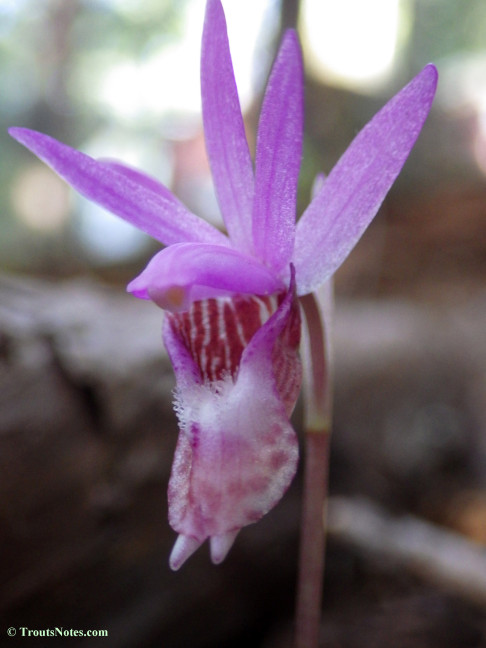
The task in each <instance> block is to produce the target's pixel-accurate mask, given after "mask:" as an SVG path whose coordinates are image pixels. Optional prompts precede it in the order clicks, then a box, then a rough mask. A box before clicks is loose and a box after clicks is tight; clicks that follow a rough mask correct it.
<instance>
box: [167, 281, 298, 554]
mask: <svg viewBox="0 0 486 648" xmlns="http://www.w3.org/2000/svg"><path fill="white" fill-rule="evenodd" d="M294 304H295V298H294V295H293V288H292V289H291V290H289V292H288V294H287V296H286V297H285V299H284V301H283V302H282V304H281V305H280V306H279V308H278V309H277V311H276V312H275V313H274V315H273V316H272V317H271V318H270V319H269V320H268V321H267V322H266V323H265V324H264V325H263V326H262V327H261V328H260V329H258V331H257V333H256V334H255V335H254V336H253V338H252V340H251V341H250V343H249V344H248V346H247V347H246V349H245V350H244V352H243V355H242V358H241V365H240V369H239V372H238V375H237V376H236V379H235V380H234V379H233V378H231V376H227V377H226V378H224V379H223V380H220V381H216V382H215V383H212V384H210V383H201V380H200V379H199V378H198V379H196V380H193V377H194V373H195V371H196V370H197V368H196V364H195V363H194V361H193V360H192V359H191V356H190V353H189V352H188V350H187V348H186V347H185V345H184V344H183V342H182V341H181V339H180V337H179V336H178V335H177V332H176V331H175V329H174V328H173V327H172V325H171V321H170V317H169V318H167V319H166V321H165V322H164V341H165V344H166V347H167V350H168V352H169V355H170V357H171V360H172V361H173V363H174V369H175V371H176V377H177V400H176V411H177V413H178V417H179V423H180V428H181V431H180V435H179V440H178V444H177V449H176V454H175V458H174V465H173V468H172V475H171V479H170V484H169V520H170V524H171V526H172V527H173V528H174V529H175V530H176V531H177V532H178V533H179V534H181V536H182V537H183V540H180V541H179V540H178V542H180V544H183V545H184V547H186V549H187V551H184V556H185V557H187V556H188V555H190V553H192V550H193V548H194V547H196V546H197V544H198V543H200V542H202V541H203V540H204V539H206V538H208V537H209V538H211V552H212V558H213V561H215V562H219V561H220V560H222V559H223V558H224V556H225V555H226V553H227V551H228V550H229V548H230V546H231V543H232V542H233V540H234V537H235V535H236V533H237V532H238V530H239V529H240V528H241V527H243V526H246V525H248V524H251V523H253V522H255V521H257V520H258V519H259V518H261V517H262V516H263V515H265V513H267V512H268V511H269V510H270V509H271V508H272V507H274V506H275V505H276V504H277V502H278V501H279V500H280V498H281V497H282V495H283V493H284V492H285V490H286V489H287V487H288V486H289V484H290V482H291V480H292V478H293V476H294V474H295V470H296V466H297V458H298V447H297V439H296V435H295V432H294V430H293V429H292V426H291V424H290V422H289V420H288V416H287V412H286V408H285V405H284V403H283V402H282V400H281V397H280V394H279V391H278V387H277V382H276V380H275V374H274V365H273V360H272V357H273V353H274V349H275V344H276V341H277V339H278V337H279V336H280V335H282V334H283V332H284V331H285V329H286V327H287V326H288V324H289V319H290V317H291V313H292V308H293V307H294ZM185 539H191V542H190V543H189V544H190V547H188V541H187V540H185ZM179 553H180V552H178V555H179ZM186 554H187V555H186ZM177 566H180V560H177Z"/></svg>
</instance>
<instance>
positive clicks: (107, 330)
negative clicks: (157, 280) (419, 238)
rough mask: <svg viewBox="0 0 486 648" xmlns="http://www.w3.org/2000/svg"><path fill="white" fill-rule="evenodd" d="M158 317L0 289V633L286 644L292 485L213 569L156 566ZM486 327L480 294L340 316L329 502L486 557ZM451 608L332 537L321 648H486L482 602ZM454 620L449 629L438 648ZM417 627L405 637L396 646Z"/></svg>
mask: <svg viewBox="0 0 486 648" xmlns="http://www.w3.org/2000/svg"><path fill="white" fill-rule="evenodd" d="M161 320H162V314H161V312H160V311H159V310H158V309H157V308H155V307H154V306H153V305H152V304H147V303H141V302H139V301H137V300H134V299H133V298H131V297H129V296H126V295H124V294H123V292H122V291H121V290H118V289H108V288H107V287H100V286H98V285H95V284H92V283H89V282H77V281H66V282H63V283H60V284H57V285H56V284H53V283H44V282H40V281H33V280H30V279H21V278H13V277H5V278H3V279H2V280H1V282H0V528H1V545H2V548H1V552H2V553H1V556H2V557H1V559H0V582H1V589H0V609H1V614H2V618H3V619H5V624H4V625H5V629H6V628H7V627H8V626H17V627H19V626H27V627H30V628H46V627H55V626H59V625H63V626H64V627H65V628H69V627H72V628H84V629H90V628H99V629H103V628H106V629H108V630H109V639H108V640H107V639H103V638H101V639H98V640H94V639H92V640H90V643H89V645H90V646H95V647H96V646H107V645H110V646H112V645H113V646H117V647H121V648H123V647H124V646H126V647H127V648H129V647H132V646H133V647H135V646H136V647H137V648H152V646H153V647H155V646H161V645H162V646H164V648H165V647H168V648H178V647H179V646H180V647H182V646H184V647H186V646H191V648H197V647H206V646H207V647H208V648H209V647H213V646H218V647H219V646H221V647H223V646H232V647H235V646H248V645H252V646H259V645H261V646H268V647H269V648H271V647H272V646H279V645H281V646H284V645H288V643H286V642H288V636H289V628H290V623H291V617H292V609H293V597H294V592H293V589H294V581H295V565H296V555H297V526H298V515H299V497H298V496H299V488H300V475H299V477H298V479H297V480H296V482H295V483H294V485H293V486H292V488H291V490H290V492H289V493H288V494H287V495H286V496H285V497H284V499H283V500H282V502H281V503H280V504H279V506H277V508H276V509H275V510H274V511H273V512H272V513H271V514H270V515H268V516H267V517H266V518H265V519H264V520H263V521H261V522H260V523H259V524H257V525H254V526H251V527H248V528H247V529H245V530H243V531H242V533H241V534H240V536H239V538H238V540H237V542H236V545H235V547H234V549H233V550H232V552H231V553H230V555H229V557H228V559H227V561H226V562H225V563H224V564H223V565H222V566H220V567H217V568H216V567H213V566H211V565H210V563H209V558H208V552H207V549H204V548H203V549H202V550H200V551H199V552H198V554H196V555H195V556H194V557H193V558H192V559H191V561H189V563H188V564H187V565H186V566H185V567H184V568H183V569H182V570H181V571H180V572H179V573H176V574H173V573H171V572H170V570H169V569H168V566H167V557H168V554H169V551H170V547H171V545H172V542H173V541H174V534H173V532H172V531H171V530H170V528H169V527H168V524H167V521H166V513H167V512H166V495H165V492H166V485H167V480H168V477H169V471H170V464H171V459H172V452H173V448H174V445H175V441H176V434H177V426H176V420H175V417H174V415H173V413H172V408H171V390H172V388H173V375H172V369H171V367H170V364H169V362H168V359H167V357H166V355H165V352H164V350H163V347H162V344H161V340H160V328H161ZM485 321H486V292H475V293H474V294H471V295H465V296H463V297H462V298H460V299H456V300H454V302H453V303H452V302H450V303H443V302H442V303H437V304H435V305H433V306H431V305H425V304H424V305H422V306H421V305H417V304H413V303H411V302H408V301H406V300H392V299H382V300H380V301H375V302H370V301H361V302H358V303H356V302H345V303H342V304H339V305H338V308H337V315H336V325H335V340H336V425H335V434H334V439H333V456H332V464H331V485H332V492H333V493H337V494H341V495H355V494H360V495H366V496H368V497H370V498H371V499H372V500H374V501H377V502H379V503H380V504H381V505H383V506H385V507H386V508H387V509H389V510H391V511H393V512H395V513H401V512H406V511H409V512H413V513H414V514H416V515H419V516H422V517H424V518H427V519H429V520H431V521H433V522H435V523H437V524H439V525H446V526H448V527H449V528H453V529H455V530H457V531H459V532H461V533H463V534H466V535H467V536H468V537H469V538H471V539H474V541H476V542H480V543H483V544H484V545H485V546H486V513H485V511H486V505H484V502H485V501H486V499H485V498H486V470H485V466H486V429H485V428H486V423H485V421H486V336H485V334H484V322H485ZM295 422H296V425H297V426H298V425H299V409H298V410H297V412H296V416H295ZM466 502H467V503H469V505H470V506H469V505H468V506H466V504H465V503H466ZM481 502H483V505H482V504H481ZM473 503H475V508H474V510H473V509H472V508H471V507H472V504H473ZM481 516H482V517H481ZM481 520H482V521H483V522H482V523H481ZM459 595H460V593H458V594H457V598H456V597H454V595H451V593H450V592H449V593H445V592H442V591H441V590H440V588H435V589H434V586H432V585H430V583H427V584H423V583H421V582H420V581H419V580H417V579H416V577H414V576H411V575H409V574H408V573H407V572H406V570H404V571H403V572H402V571H400V570H398V569H397V567H396V566H393V568H391V569H390V568H388V567H387V565H386V564H384V565H383V566H382V568H378V567H377V566H376V564H372V565H371V566H370V564H369V563H367V562H366V559H365V558H363V557H362V556H360V554H359V553H354V550H353V549H352V548H351V547H348V546H347V545H346V544H342V543H340V542H339V539H335V538H334V539H333V540H332V542H331V543H330V549H329V559H328V572H327V581H326V594H325V601H324V603H325V614H324V625H323V636H324V637H327V644H326V645H327V646H333V647H334V646H346V647H348V648H354V647H355V646H356V647H358V646H363V647H364V646H376V647H377V648H381V646H383V648H384V647H385V646H387V648H388V646H390V645H391V646H397V647H401V646H404V647H406V646H414V647H416V646H422V645H423V646H427V648H430V647H437V648H447V647H448V646H450V647H451V648H459V647H462V646H485V645H486V622H485V620H484V616H485V615H484V609H481V608H476V607H474V606H472V607H471V606H470V604H469V603H465V602H462V601H459ZM360 597H361V598H360ZM360 600H361V603H360ZM373 601H374V604H375V607H373ZM439 601H440V605H439V603H438V602H439ZM360 605H361V606H362V607H361V612H359V613H357V610H358V608H359V606H360ZM387 605H388V606H389V607H387ZM390 606H391V607H390ZM429 608H430V610H432V612H431V615H430V617H429V621H428V625H427V627H426V628H423V627H422V626H421V624H420V623H419V619H420V618H421V615H423V614H424V610H425V611H426V610H427V609H429ZM365 609H366V610H368V613H367V614H368V618H373V623H374V626H373V627H374V628H375V631H374V634H373V633H372V631H371V629H370V627H369V626H367V627H368V631H367V632H368V635H366V636H367V639H366V641H367V643H364V639H363V637H362V633H361V630H360V628H359V627H357V624H358V626H359V623H360V622H362V623H363V624H366V620H365V618H364V617H363V610H365ZM390 609H393V612H392V613H393V615H394V617H395V618H396V626H395V627H393V624H392V626H390V622H389V618H388V616H389V610H390ZM387 610H388V611H387ZM380 611H381V612H382V613H383V618H381V617H380ZM454 614H455V615H456V621H457V623H456V626H457V632H456V634H455V635H454V634H451V633H449V635H447V636H444V627H448V624H450V622H449V619H450V618H451V615H452V616H454ZM348 615H349V618H348ZM413 615H418V619H416V620H414V622H413V623H412V627H413V628H414V630H413V632H416V635H413V632H412V633H408V635H407V633H406V627H407V625H406V619H407V618H409V619H410V617H411V616H413ZM350 619H354V621H353V624H354V625H353V624H351V625H350V623H349V620H350ZM360 619H361V621H360ZM380 619H381V620H380ZM353 628H354V633H353V632H352V630H353ZM385 629H386V631H385ZM0 632H1V633H3V632H4V630H3V628H0ZM370 632H371V635H370V634H369V633H370ZM394 632H396V635H394V634H393V633H394ZM390 633H392V634H391V635H390ZM420 633H422V634H420ZM412 635H413V636H412ZM407 636H408V639H409V641H408V643H407ZM333 637H334V639H333ZM394 637H395V639H396V641H395V639H394ZM404 637H405V638H404ZM360 639H362V642H361V643H360ZM1 641H3V636H2V639H1V640H0V643H1ZM13 641H15V640H13ZM85 641H86V640H79V641H78V640H76V639H74V638H70V639H69V640H66V642H65V643H66V645H69V646H77V645H81V644H83V645H86V643H85ZM333 641H334V643H333ZM454 642H455V643H454ZM57 643H59V642H57ZM8 645H14V644H12V643H10V640H9V644H8ZM59 645H61V644H59Z"/></svg>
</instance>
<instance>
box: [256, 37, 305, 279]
mask: <svg viewBox="0 0 486 648" xmlns="http://www.w3.org/2000/svg"><path fill="white" fill-rule="evenodd" d="M302 76H303V73H302V55H301V51H300V46H299V41H298V38H297V34H296V33H295V32H294V31H292V30H290V31H288V32H287V33H286V35H285V37H284V40H283V42H282V45H281V47H280V51H279V53H278V56H277V58H276V60H275V63H274V66H273V69H272V73H271V75H270V79H269V81H268V85H267V88H266V91H265V97H264V99H263V105H262V112H261V116H260V123H259V126H258V136H257V147H256V163H255V200H254V204H253V241H254V246H255V254H256V255H257V256H258V257H259V258H260V259H263V260H264V261H265V263H267V264H268V265H269V266H270V267H271V268H273V269H274V270H275V271H276V272H278V271H280V270H282V268H286V267H288V264H289V262H290V259H291V256H292V251H293V247H294V237H295V216H296V203H297V184H298V179H299V169H300V161H301V156H302V130H303V80H302Z"/></svg>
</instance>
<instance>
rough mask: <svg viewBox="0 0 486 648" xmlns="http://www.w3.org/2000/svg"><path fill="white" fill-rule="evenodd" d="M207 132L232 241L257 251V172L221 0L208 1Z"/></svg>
mask: <svg viewBox="0 0 486 648" xmlns="http://www.w3.org/2000/svg"><path fill="white" fill-rule="evenodd" d="M201 94H202V111H203V121H204V134H205V137H206V148H207V152H208V157H209V162H210V165H211V171H212V174H213V179H214V185H215V189H216V194H217V197H218V202H219V205H220V208H221V212H222V215H223V218H224V221H225V224H226V228H227V230H228V233H229V235H230V238H231V240H232V241H233V243H234V244H235V246H236V247H238V249H240V250H242V251H244V252H249V253H250V252H251V249H252V239H251V208H252V202H253V168H252V162H251V157H250V152H249V149H248V143H247V140H246V136H245V127H244V124H243V117H242V115H241V108H240V102H239V99H238V92H237V89H236V82H235V77H234V73H233V65H232V62H231V55H230V50H229V43H228V34H227V30H226V20H225V16H224V12H223V7H222V6H221V2H220V0H208V3H207V7H206V18H205V22H204V32H203V41H202V52H201Z"/></svg>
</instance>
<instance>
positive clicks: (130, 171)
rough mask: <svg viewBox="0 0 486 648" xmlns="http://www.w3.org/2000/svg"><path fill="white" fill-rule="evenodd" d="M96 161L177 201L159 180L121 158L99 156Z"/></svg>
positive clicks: (164, 196) (168, 198) (167, 198)
mask: <svg viewBox="0 0 486 648" xmlns="http://www.w3.org/2000/svg"><path fill="white" fill-rule="evenodd" d="M98 162H100V163H101V164H103V165H104V166H106V167H108V168H109V169H112V170H113V171H116V172H117V173H121V174H122V175H124V176H125V177H126V178H128V179H129V180H132V181H133V182H135V183H136V184H139V185H142V186H143V187H145V188H146V189H149V190H150V191H153V192H154V193H157V194H159V195H160V196H162V197H163V198H165V199H166V200H174V199H175V200H176V201H177V198H175V196H174V194H173V193H172V192H171V191H170V189H167V187H166V186H165V185H163V184H162V183H161V182H159V181H158V180H157V179H156V178H154V177H152V176H151V175H149V174H148V173H144V172H143V171H140V170H139V169H135V168H133V167H132V166H130V165H128V164H125V163H124V162H122V161H121V160H114V159H111V158H100V159H98Z"/></svg>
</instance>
